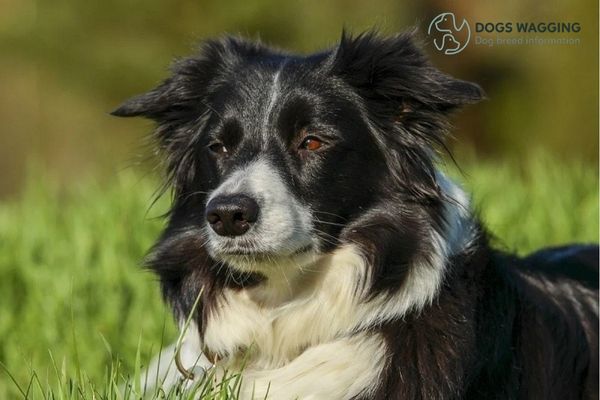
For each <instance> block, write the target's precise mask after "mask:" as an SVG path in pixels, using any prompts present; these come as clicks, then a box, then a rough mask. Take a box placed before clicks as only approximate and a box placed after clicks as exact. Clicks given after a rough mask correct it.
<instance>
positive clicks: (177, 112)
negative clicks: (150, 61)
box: [111, 36, 266, 122]
mask: <svg viewBox="0 0 600 400" xmlns="http://www.w3.org/2000/svg"><path fill="white" fill-rule="evenodd" d="M264 51H266V48H265V47H264V46H262V45H261V44H260V43H255V42H250V41H246V40H244V39H241V38H237V37H233V36H226V37H224V38H221V39H216V40H207V41H205V42H204V43H203V44H202V45H201V46H200V50H199V52H198V53H197V54H196V55H193V56H191V57H187V58H183V59H181V60H178V61H176V62H175V63H173V65H172V66H171V76H170V77H169V78H167V79H166V80H165V81H163V82H162V83H161V84H160V85H158V86H157V87H156V88H154V89H152V90H150V91H149V92H147V93H143V94H140V95H138V96H135V97H133V98H131V99H129V100H127V101H125V102H124V103H123V104H121V105H120V106H119V107H118V108H117V109H115V110H114V111H112V112H111V114H112V115H115V116H118V117H145V118H149V119H152V120H155V121H157V122H169V121H173V120H177V119H180V118H185V117H186V116H194V115H195V116H196V117H197V116H198V113H199V112H201V111H203V109H204V107H205V98H206V95H207V94H208V93H209V92H210V90H211V85H212V83H213V82H214V81H215V80H216V78H217V77H218V76H221V75H224V74H227V73H228V72H231V70H232V69H233V68H234V67H235V65H236V64H237V62H239V61H240V60H241V59H251V58H252V57H256V56H257V55H259V54H261V52H264Z"/></svg>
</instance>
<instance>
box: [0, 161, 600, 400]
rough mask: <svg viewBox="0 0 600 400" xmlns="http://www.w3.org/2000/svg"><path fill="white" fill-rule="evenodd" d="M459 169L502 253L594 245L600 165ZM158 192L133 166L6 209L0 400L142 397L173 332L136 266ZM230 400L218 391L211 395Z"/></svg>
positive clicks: (36, 187) (0, 207)
mask: <svg viewBox="0 0 600 400" xmlns="http://www.w3.org/2000/svg"><path fill="white" fill-rule="evenodd" d="M462 168H463V170H464V174H462V175H461V174H457V173H453V174H452V175H454V176H458V178H459V180H461V181H462V182H463V183H464V185H465V186H466V187H467V189H469V190H470V191H472V192H473V193H474V200H475V204H476V207H477V209H478V210H479V212H480V214H481V215H482V217H483V218H484V220H485V221H486V222H487V225H488V226H489V228H490V230H491V231H492V232H494V233H495V234H496V235H497V237H498V238H499V242H500V244H501V245H502V246H504V247H505V248H508V249H511V250H515V251H517V252H519V253H526V252H528V251H530V250H533V249H535V248H537V247H540V246H544V245H552V244H559V243H565V242H571V241H578V242H597V241H598V170H597V167H596V166H586V165H582V164H578V163H570V164H564V163H558V162H556V161H555V160H553V159H551V158H549V157H535V158H532V159H531V160H530V161H529V162H528V163H526V165H524V166H522V167H519V168H516V167H514V166H511V164H510V163H497V162H483V163H482V162H470V163H467V164H464V165H462ZM32 176H33V175H32ZM155 188H156V182H155V181H154V180H152V179H150V178H139V177H138V176H137V175H135V174H134V173H133V172H132V171H128V172H124V173H121V174H119V175H118V176H115V177H114V179H111V180H110V182H108V183H102V184H100V183H95V182H92V181H87V182H82V183H80V184H77V185H74V186H70V187H69V188H66V189H65V188H61V187H60V186H59V185H57V184H55V183H53V182H52V180H51V179H49V178H48V177H40V176H39V174H36V175H35V177H32V178H31V179H29V180H28V185H27V188H26V189H25V190H24V192H23V193H22V195H21V196H19V198H17V199H14V200H11V201H5V202H2V203H0V362H1V364H0V398H2V399H12V398H22V397H24V395H23V393H27V394H28V396H29V398H38V399H39V398H48V399H50V398H52V399H53V398H57V399H74V398H97V399H118V398H121V397H119V394H118V388H119V387H122V386H123V385H126V384H127V383H130V384H131V385H132V386H131V389H132V390H131V391H129V395H128V397H129V398H132V399H133V398H139V394H140V391H141V390H142V389H141V388H139V385H137V383H136V377H139V371H140V369H141V368H143V365H146V364H147V362H148V360H149V359H150V358H151V356H152V355H153V354H155V353H156V352H158V350H159V348H160V347H161V344H163V343H164V344H168V343H170V342H172V341H173V340H175V339H176V337H177V336H176V335H177V334H176V331H175V326H174V324H173V322H172V320H171V317H170V314H169V313H168V311H167V310H166V308H165V306H164V305H163V304H162V301H161V297H160V293H159V289H158V284H157V282H156V280H155V278H154V277H153V276H152V275H151V274H150V273H149V272H146V271H143V270H142V269H141V268H140V267H139V264H140V260H141V258H142V257H143V254H144V252H145V251H146V250H147V249H148V247H149V246H150V245H151V244H152V242H153V240H154V239H155V238H156V236H157V235H158V233H159V231H160V229H161V226H162V223H163V222H162V220H161V219H159V218H154V216H157V215H160V214H161V212H163V211H164V210H165V209H166V207H167V201H168V199H162V200H160V201H159V203H158V204H157V205H156V206H154V207H153V208H152V209H151V210H150V211H149V212H148V206H149V204H150V200H151V198H152V194H153V191H154V189H155ZM3 369H4V370H3ZM134 389H135V390H134ZM199 390H202V388H199ZM205 390H207V389H206V388H205ZM170 396H171V397H170V398H182V396H183V395H181V394H177V393H171V395H170ZM233 397H235V396H234V395H232V394H231V393H230V392H228V390H227V389H223V388H222V389H221V390H219V391H217V393H216V394H215V395H214V396H213V397H211V398H215V399H217V398H218V399H231V398H233Z"/></svg>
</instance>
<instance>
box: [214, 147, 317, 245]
mask: <svg viewBox="0 0 600 400" xmlns="http://www.w3.org/2000/svg"><path fill="white" fill-rule="evenodd" d="M235 194H245V195H247V196H250V197H252V198H253V199H254V200H255V201H256V202H257V203H258V205H259V208H260V211H259V214H258V221H257V222H256V223H255V224H254V225H253V226H252V227H251V229H250V230H249V231H248V232H247V233H246V234H244V235H242V236H241V237H239V238H229V237H222V236H218V235H216V234H214V232H212V231H210V230H209V238H210V240H209V248H210V249H211V250H212V251H213V252H215V253H219V252H227V250H230V251H231V250H236V249H238V250H240V249H241V248H239V247H237V246H239V241H240V240H241V241H251V242H252V248H253V250H254V251H256V252H257V253H261V252H262V253H270V254H271V255H289V254H292V253H294V252H295V251H297V250H299V249H301V248H304V247H307V246H309V245H311V244H312V240H313V239H312V235H311V232H312V217H311V212H310V210H309V209H308V208H307V207H306V206H304V205H303V204H301V203H300V201H299V200H298V199H297V198H296V197H295V196H294V195H293V194H292V193H291V192H290V190H289V189H288V187H287V185H286V184H285V182H284V181H283V179H282V177H281V174H280V173H279V172H278V171H277V170H276V169H275V167H274V166H273V165H272V164H271V163H270V162H269V161H267V160H264V159H258V160H257V161H254V162H252V163H250V164H248V165H246V166H244V167H243V168H241V169H239V170H237V171H235V172H234V173H233V174H231V175H230V176H229V177H228V178H227V179H226V180H225V182H223V183H222V184H221V185H220V186H219V187H218V188H217V189H216V190H215V191H214V192H213V193H212V194H211V195H210V197H209V200H208V201H209V202H210V201H211V200H212V199H214V198H215V197H217V196H226V195H235ZM246 250H247V249H246Z"/></svg>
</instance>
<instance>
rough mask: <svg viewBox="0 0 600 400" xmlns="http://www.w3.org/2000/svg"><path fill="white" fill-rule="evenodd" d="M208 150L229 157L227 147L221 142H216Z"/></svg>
mask: <svg viewBox="0 0 600 400" xmlns="http://www.w3.org/2000/svg"><path fill="white" fill-rule="evenodd" d="M208 149H209V150H210V151H212V152H213V153H215V154H218V155H227V153H228V151H227V147H225V145H224V144H223V143H221V142H216V143H213V144H211V145H209V146H208Z"/></svg>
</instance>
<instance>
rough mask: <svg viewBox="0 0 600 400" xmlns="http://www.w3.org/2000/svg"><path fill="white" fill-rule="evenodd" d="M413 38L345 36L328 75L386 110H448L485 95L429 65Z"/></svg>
mask: <svg viewBox="0 0 600 400" xmlns="http://www.w3.org/2000/svg"><path fill="white" fill-rule="evenodd" d="M415 36H416V35H415V33H414V32H408V33H403V34H398V35H395V36H391V37H381V36H378V35H377V34H376V33H375V32H366V33H363V34H361V35H358V36H356V37H352V36H349V35H348V34H347V33H346V32H343V33H342V38H341V40H340V43H339V45H338V46H337V48H336V49H335V50H334V51H333V52H332V54H331V60H330V62H331V64H330V65H331V71H332V73H333V74H335V75H336V76H339V77H341V78H342V79H344V81H346V82H347V83H348V84H350V85H351V86H353V87H354V88H355V89H356V90H358V92H359V93H360V94H361V95H362V96H363V97H364V98H365V99H366V100H371V101H375V102H377V103H386V104H384V108H388V106H393V107H395V109H396V110H397V112H399V113H402V112H405V111H410V110H411V109H413V108H426V109H428V110H431V111H439V112H447V111H450V110H452V109H455V108H457V107H459V106H462V105H465V104H470V103H476V102H478V101H480V100H481V99H483V98H484V97H485V94H484V92H483V90H482V89H481V88H480V87H479V86H478V85H476V84H474V83H471V82H466V81H462V80H459V79H455V78H453V77H451V76H449V75H447V74H445V73H443V72H441V71H440V70H438V69H437V68H435V67H434V66H433V65H431V63H430V62H429V61H428V58H427V57H426V55H425V54H424V52H423V51H422V50H421V46H420V45H419V44H418V41H417V39H416V37H415ZM378 106H381V104H379V105H378ZM389 111H393V110H389Z"/></svg>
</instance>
